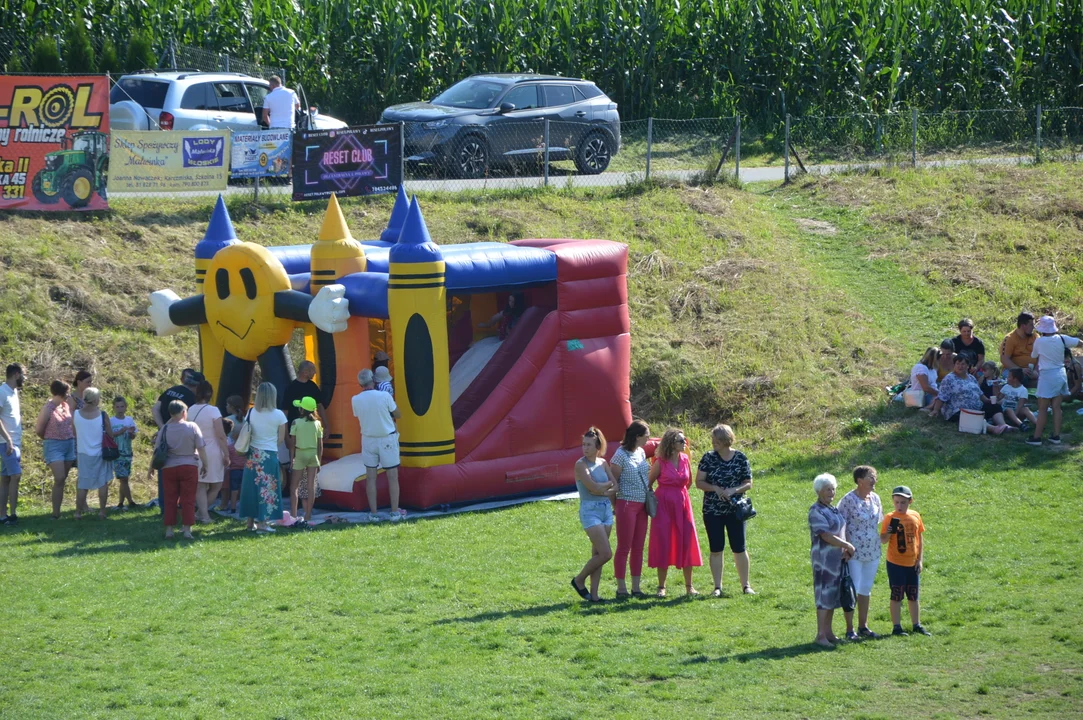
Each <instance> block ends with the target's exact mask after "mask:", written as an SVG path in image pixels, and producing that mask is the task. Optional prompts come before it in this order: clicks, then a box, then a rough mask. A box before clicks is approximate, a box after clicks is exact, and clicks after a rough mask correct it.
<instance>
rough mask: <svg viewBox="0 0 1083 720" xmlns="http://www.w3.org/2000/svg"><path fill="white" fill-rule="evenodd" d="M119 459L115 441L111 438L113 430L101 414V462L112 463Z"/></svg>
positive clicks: (103, 414)
mask: <svg viewBox="0 0 1083 720" xmlns="http://www.w3.org/2000/svg"><path fill="white" fill-rule="evenodd" d="M119 457H120V448H119V447H117V440H116V438H114V437H113V428H112V427H111V426H110V424H109V421H108V420H106V419H105V413H102V460H108V461H112V460H116V459H117V458H119Z"/></svg>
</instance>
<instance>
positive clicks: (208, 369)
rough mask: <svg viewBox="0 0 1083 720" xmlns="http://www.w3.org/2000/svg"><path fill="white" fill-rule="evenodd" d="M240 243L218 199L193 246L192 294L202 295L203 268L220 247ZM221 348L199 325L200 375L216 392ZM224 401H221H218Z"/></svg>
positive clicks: (220, 197)
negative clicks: (199, 238) (205, 226)
mask: <svg viewBox="0 0 1083 720" xmlns="http://www.w3.org/2000/svg"><path fill="white" fill-rule="evenodd" d="M238 242H240V241H239V240H237V233H236V232H235V231H234V230H233V221H232V220H230V219H229V211H228V210H226V203H225V201H224V200H223V199H222V196H221V195H219V196H218V202H217V203H215V205H214V212H212V213H211V221H210V223H209V224H208V225H207V232H206V233H204V235H203V240H201V241H200V242H199V244H198V245H196V294H197V295H202V294H203V284H204V283H203V281H204V280H205V279H206V276H207V268H208V267H210V264H211V260H212V259H213V258H214V256H215V254H216V253H217V252H218V251H219V250H221V249H222V248H225V247H229V246H230V245H234V244H236V243H238ZM223 352H224V349H223V347H222V344H221V343H220V342H218V340H216V339H215V337H214V334H213V333H212V332H211V331H210V326H209V325H206V324H203V325H200V326H199V361H200V367H202V368H203V375H204V376H205V377H206V378H207V380H208V381H209V382H210V383H211V384H212V385H213V386H214V387H215V389H217V388H218V387H219V385H220V384H221V377H222V357H223ZM221 401H222V402H224V401H225V398H221Z"/></svg>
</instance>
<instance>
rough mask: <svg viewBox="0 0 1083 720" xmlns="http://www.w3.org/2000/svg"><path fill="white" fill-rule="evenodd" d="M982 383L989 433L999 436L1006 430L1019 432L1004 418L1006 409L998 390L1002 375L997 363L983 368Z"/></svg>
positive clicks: (979, 385) (988, 363) (987, 364)
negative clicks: (1001, 402)
mask: <svg viewBox="0 0 1083 720" xmlns="http://www.w3.org/2000/svg"><path fill="white" fill-rule="evenodd" d="M981 377H982V381H981V382H980V383H978V387H980V388H981V394H982V396H983V397H984V398H985V400H984V401H982V409H983V410H984V411H985V422H986V423H987V424H988V426H989V432H991V433H993V434H994V435H999V434H1000V433H1002V432H1004V431H1005V430H1017V429H1018V428H1017V427H1016V426H1015V425H1011V424H1009V423H1008V422H1007V420H1006V419H1005V417H1004V407H1003V406H1002V405H1001V404H1000V398H999V397H998V396H997V395H998V393H997V390H998V387H999V385H1000V373H999V371H998V370H997V366H996V363H992V362H987V363H985V364H984V365H982V366H981Z"/></svg>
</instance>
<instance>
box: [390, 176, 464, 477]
mask: <svg viewBox="0 0 1083 720" xmlns="http://www.w3.org/2000/svg"><path fill="white" fill-rule="evenodd" d="M389 265H390V268H389V272H390V275H389V278H388V283H387V306H388V314H389V315H390V319H391V347H392V348H393V349H394V352H395V363H396V372H395V375H394V377H395V402H396V403H397V404H398V406H399V411H400V412H401V413H402V418H401V419H400V420H399V455H400V456H401V458H402V464H403V465H404V466H406V467H433V466H435V465H449V464H451V463H454V462H455V426H454V424H453V423H452V420H451V386H450V368H449V367H448V336H447V316H446V311H447V308H446V296H447V292H446V288H445V282H444V271H445V264H444V256H443V254H442V253H441V252H440V248H439V247H438V246H437V245H436V243H434V242H433V241H432V239H431V238H430V237H429V231H428V229H426V227H425V220H424V218H422V217H421V207H420V206H419V205H418V204H417V198H416V197H415V198H414V200H413V202H411V203H410V209H409V212H408V213H407V215H406V219H405V221H404V222H403V227H402V234H401V235H400V236H399V240H398V242H397V243H396V244H395V245H394V246H393V247H392V248H391V250H390V257H389Z"/></svg>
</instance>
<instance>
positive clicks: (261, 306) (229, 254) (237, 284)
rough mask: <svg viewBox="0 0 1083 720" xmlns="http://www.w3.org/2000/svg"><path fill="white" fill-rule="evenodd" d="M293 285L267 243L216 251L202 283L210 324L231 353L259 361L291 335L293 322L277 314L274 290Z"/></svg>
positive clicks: (247, 244)
mask: <svg viewBox="0 0 1083 720" xmlns="http://www.w3.org/2000/svg"><path fill="white" fill-rule="evenodd" d="M289 289H290V279H289V276H288V275H286V269H285V268H284V267H282V263H280V262H278V260H276V259H275V258H274V256H272V255H271V253H269V252H267V249H266V248H264V247H263V246H261V245H255V244H253V243H247V242H245V243H237V244H235V245H230V246H228V247H225V248H223V249H221V250H219V251H218V252H217V253H216V254H215V256H214V259H213V260H212V261H211V264H210V267H208V268H207V275H206V280H205V281H204V283H203V292H204V303H205V305H206V310H207V324H208V325H209V326H210V329H211V332H212V333H213V334H214V337H215V338H216V339H217V340H218V341H219V342H220V343H222V347H223V348H224V349H225V350H226V351H227V352H229V353H230V354H231V355H234V356H235V357H238V358H240V359H241V360H256V359H258V358H259V356H260V355H261V354H262V353H264V352H265V351H266V350H267V349H268V348H270V347H274V346H276V345H285V344H286V343H287V342H289V339H290V336H291V335H293V329H294V327H295V323H294V322H293V321H292V320H283V319H281V318H277V317H275V297H274V296H275V293H276V292H278V291H280V290H289Z"/></svg>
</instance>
